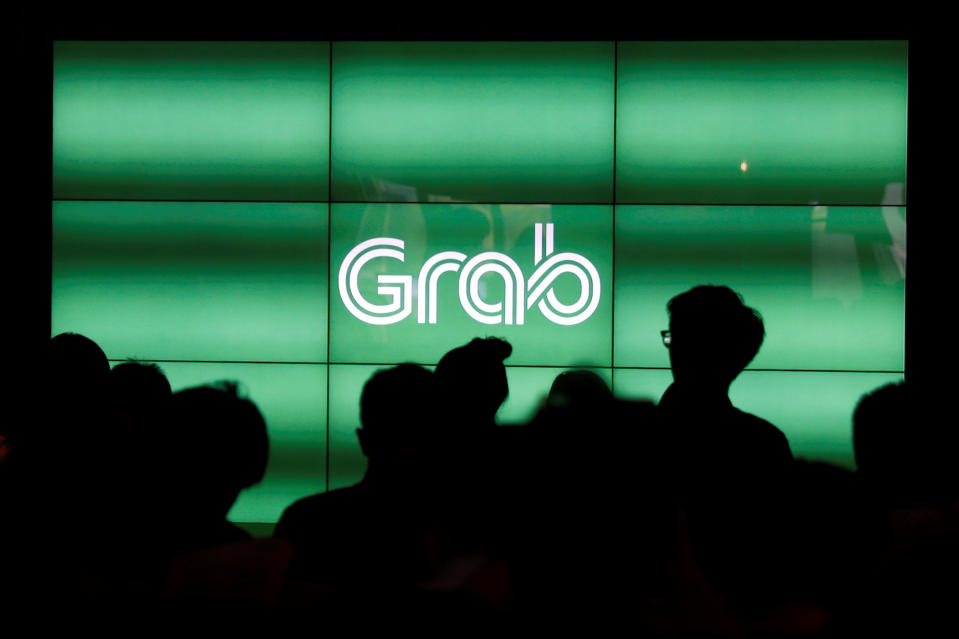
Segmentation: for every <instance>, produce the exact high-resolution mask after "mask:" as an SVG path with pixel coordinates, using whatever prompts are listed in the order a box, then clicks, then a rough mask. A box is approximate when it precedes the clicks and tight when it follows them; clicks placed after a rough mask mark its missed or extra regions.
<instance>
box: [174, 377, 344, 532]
mask: <svg viewBox="0 0 959 639" xmlns="http://www.w3.org/2000/svg"><path fill="white" fill-rule="evenodd" d="M159 365H160V367H161V368H162V369H163V371H164V373H166V375H167V378H168V379H169V380H170V385H171V386H172V388H173V390H174V392H175V391H178V390H182V389H184V388H189V387H191V386H199V385H201V384H209V383H211V382H216V381H221V380H235V381H238V382H240V383H241V384H242V386H241V390H242V391H243V394H244V396H245V397H247V398H248V399H250V400H252V401H253V402H254V403H255V404H256V405H257V407H258V408H259V409H260V412H261V413H262V414H263V418H264V419H265V420H266V425H267V429H268V431H269V434H270V462H269V466H267V470H266V477H265V478H264V479H263V481H262V482H261V483H260V484H258V485H256V486H254V487H252V488H249V489H247V490H245V491H243V492H242V493H240V497H239V499H238V500H237V502H236V504H235V505H234V506H233V509H232V510H230V515H229V518H230V519H231V520H233V521H252V522H275V521H277V520H278V519H279V517H280V515H281V514H282V513H283V509H284V508H286V507H287V506H289V505H290V504H291V503H293V502H294V501H296V500H297V499H299V498H301V497H305V496H307V495H312V494H314V493H318V492H322V491H323V490H325V489H326V375H327V367H326V366H323V365H315V364H206V363H196V362H186V363H182V362H181V363H170V362H160V363H159ZM184 443H185V444H187V445H189V442H184Z"/></svg>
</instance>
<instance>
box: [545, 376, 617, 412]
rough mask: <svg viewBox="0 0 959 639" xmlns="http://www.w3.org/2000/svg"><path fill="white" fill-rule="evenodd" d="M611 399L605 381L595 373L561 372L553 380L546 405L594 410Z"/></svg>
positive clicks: (611, 394) (611, 396) (610, 392)
mask: <svg viewBox="0 0 959 639" xmlns="http://www.w3.org/2000/svg"><path fill="white" fill-rule="evenodd" d="M612 399H613V393H612V391H610V390H609V386H607V385H606V381H605V380H604V379H603V378H602V377H600V376H599V375H598V374H597V373H596V372H595V371H591V370H588V369H575V370H569V371H563V372H562V373H560V374H559V375H557V376H556V379H554V380H553V385H552V386H551V387H550V389H549V397H548V403H549V404H550V405H551V406H556V407H560V408H562V407H570V406H571V407H577V408H596V407H597V405H601V404H603V403H605V402H608V401H610V400H612Z"/></svg>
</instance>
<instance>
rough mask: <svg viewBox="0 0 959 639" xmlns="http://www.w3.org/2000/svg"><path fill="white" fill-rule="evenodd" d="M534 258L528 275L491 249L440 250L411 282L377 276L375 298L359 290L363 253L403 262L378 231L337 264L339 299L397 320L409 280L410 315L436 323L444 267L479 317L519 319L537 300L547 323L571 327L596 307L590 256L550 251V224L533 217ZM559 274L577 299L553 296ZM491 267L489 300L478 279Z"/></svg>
mask: <svg viewBox="0 0 959 639" xmlns="http://www.w3.org/2000/svg"><path fill="white" fill-rule="evenodd" d="M534 232H535V235H534V239H535V241H534V244H535V247H534V255H533V264H534V265H535V266H536V270H534V271H533V274H532V275H530V277H529V279H527V278H526V277H525V276H524V275H523V272H522V271H521V270H520V267H519V265H518V264H517V263H516V261H515V260H513V258H511V257H510V256H508V255H506V254H504V253H497V252H495V251H487V252H485V253H480V254H479V255H475V256H473V257H472V258H469V259H467V256H466V255H465V254H463V253H460V252H459V251H443V252H440V253H437V254H436V255H433V256H432V257H430V258H429V259H428V260H426V262H424V263H423V266H421V267H420V271H419V275H418V276H417V278H416V280H415V282H414V280H413V276H412V275H386V274H381V275H379V276H378V277H377V280H376V281H377V285H378V286H377V289H376V292H377V293H379V294H380V295H382V296H384V297H387V298H390V301H389V302H386V303H385V304H383V303H381V304H377V303H374V302H371V301H369V300H367V299H365V298H364V297H363V296H362V295H361V294H360V287H359V282H358V280H359V275H360V271H361V270H362V269H363V267H364V266H365V265H366V263H367V262H369V261H370V260H373V259H376V258H379V257H385V258H390V259H394V260H399V261H400V262H405V254H404V252H403V251H404V248H405V243H404V242H403V240H399V239H396V238H393V237H377V238H373V239H371V240H366V241H365V242H361V243H360V244H357V245H356V246H355V247H353V249H352V250H351V251H350V252H349V253H347V255H346V258H345V259H344V260H343V263H342V264H341V265H340V271H339V275H338V278H337V279H338V285H339V291H340V299H341V300H343V304H344V306H346V309H347V310H348V311H349V312H350V314H352V315H353V316H354V317H356V318H357V319H359V320H360V321H363V322H366V323H367V324H375V325H380V326H383V325H387V324H396V323H397V322H401V321H403V320H404V319H406V318H407V317H409V316H410V315H411V314H412V313H413V287H414V286H415V287H416V321H417V322H418V323H419V324H436V323H437V312H436V307H437V299H436V296H437V285H438V282H439V278H440V276H442V275H443V274H444V273H459V300H460V304H462V306H463V310H464V311H466V313H467V314H469V316H470V317H472V318H473V319H475V320H476V321H477V322H481V323H483V324H507V325H510V324H523V323H524V322H525V319H526V312H527V311H528V310H530V309H532V308H533V305H534V304H535V305H536V308H537V309H539V312H540V313H542V314H543V316H544V317H546V318H547V319H549V320H550V321H551V322H554V323H556V324H561V325H563V326H572V325H574V324H579V323H580V322H584V321H585V320H586V319H588V318H589V317H590V316H591V315H592V314H593V313H594V312H595V311H596V308H597V306H599V296H600V290H601V285H600V281H599V271H597V270H596V267H595V266H593V263H592V262H590V261H589V260H588V259H586V258H585V257H583V256H582V255H579V254H577V253H556V254H555V255H554V254H553V225H552V224H549V223H547V224H536V225H535V229H534ZM564 273H570V274H572V275H574V276H576V277H577V278H578V279H579V285H580V294H579V299H578V300H576V302H574V303H573V304H564V303H562V302H560V301H559V299H558V298H557V297H556V293H555V291H554V290H553V283H554V282H555V281H556V278H557V277H559V276H560V275H562V274H564ZM486 274H494V275H497V276H499V277H502V278H503V282H504V284H505V296H504V297H505V299H504V300H503V301H501V302H495V303H489V302H486V301H485V300H483V299H482V297H481V296H480V286H479V284H480V278H482V277H483V276H484V275H486Z"/></svg>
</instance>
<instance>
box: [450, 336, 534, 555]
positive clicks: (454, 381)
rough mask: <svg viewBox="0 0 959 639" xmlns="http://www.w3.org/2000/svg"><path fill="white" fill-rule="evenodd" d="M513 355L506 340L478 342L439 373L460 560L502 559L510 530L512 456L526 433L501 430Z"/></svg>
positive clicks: (454, 354)
mask: <svg viewBox="0 0 959 639" xmlns="http://www.w3.org/2000/svg"><path fill="white" fill-rule="evenodd" d="M512 352H513V347H512V346H511V345H510V344H509V342H507V341H505V340H502V339H500V338H496V337H486V338H480V337H477V338H474V339H473V340H471V341H470V342H469V343H467V344H464V345H463V346H459V347H457V348H454V349H452V350H450V351H449V352H447V353H446V354H445V355H444V356H443V357H442V358H441V359H440V361H439V363H438V364H437V365H436V371H435V372H434V374H433V375H434V381H435V388H436V398H437V405H438V407H439V408H438V410H439V412H438V415H437V418H438V420H439V422H440V426H441V427H442V428H441V429H440V439H438V440H437V441H438V442H439V444H438V445H439V447H440V449H441V450H439V451H438V454H436V455H435V459H436V460H437V464H438V466H439V467H438V468H437V470H436V473H437V475H438V476H440V477H443V478H444V481H443V483H442V485H441V486H438V490H440V491H445V494H446V499H443V500H441V501H442V503H444V504H446V505H447V508H446V509H445V511H444V512H443V514H442V518H443V520H444V522H445V524H446V525H447V526H448V541H449V542H450V543H451V544H452V545H453V546H454V548H451V549H450V552H451V553H452V554H465V555H471V554H474V555H475V554H477V553H479V554H487V555H489V554H493V555H495V554H499V551H498V550H497V549H496V547H497V546H499V545H500V544H501V542H502V541H503V540H502V538H503V535H504V533H505V532H507V531H506V530H504V528H503V526H504V525H506V526H508V523H507V522H504V521H503V517H502V515H503V510H502V503H503V498H504V495H507V494H509V492H510V490H511V485H510V483H511V480H512V477H511V476H510V473H508V472H504V465H505V464H506V463H507V460H506V458H505V457H504V455H505V454H509V452H510V450H511V447H512V445H513V444H512V443H511V442H510V441H509V440H512V439H515V436H516V435H517V434H518V433H517V432H516V429H514V428H500V427H497V423H496V414H497V412H498V411H499V409H500V407H501V406H502V405H503V403H504V402H505V401H506V398H507V397H508V396H509V382H508V380H507V377H506V366H505V364H504V360H506V359H507V358H508V357H509V356H510V355H511V354H512Z"/></svg>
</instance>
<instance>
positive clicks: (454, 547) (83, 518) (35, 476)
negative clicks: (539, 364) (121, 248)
mask: <svg viewBox="0 0 959 639" xmlns="http://www.w3.org/2000/svg"><path fill="white" fill-rule="evenodd" d="M667 311H668V314H669V328H668V330H665V331H662V339H663V343H664V346H665V347H666V348H667V349H668V351H669V358H670V365H671V369H672V374H673V383H672V384H671V385H670V387H669V388H668V390H667V391H666V392H665V394H664V395H663V396H662V398H660V399H659V400H658V402H653V401H651V400H650V401H638V400H626V399H622V398H617V397H615V396H614V395H613V393H612V392H611V391H610V389H609V387H608V386H607V385H606V382H605V381H604V380H603V379H602V378H601V377H599V376H598V375H596V374H595V373H593V372H591V371H589V370H585V369H575V370H569V371H566V372H564V373H561V374H560V375H559V376H558V377H556V379H555V381H554V382H553V384H552V386H551V388H549V389H548V396H547V397H546V399H545V400H544V401H543V403H542V406H541V407H540V409H539V410H538V411H537V413H536V414H535V416H533V417H532V418H531V419H530V420H529V422H528V423H524V424H513V425H501V424H498V423H497V421H496V414H497V411H498V409H499V408H500V406H501V405H502V404H503V403H504V401H505V400H506V399H507V397H508V394H509V386H508V383H507V377H506V368H505V361H506V360H507V359H508V358H509V357H510V355H511V353H512V347H511V345H510V344H509V343H507V342H506V341H503V340H501V339H497V338H493V337H487V338H476V339H473V340H472V341H470V342H469V343H467V344H465V345H462V346H459V347H457V348H453V349H452V350H450V351H449V352H448V353H447V354H446V355H444V356H443V358H442V359H441V360H440V361H439V362H438V364H437V366H436V368H435V370H434V371H432V372H431V371H430V370H428V369H427V368H425V367H423V366H419V365H416V364H409V363H406V364H400V365H398V366H394V367H391V368H384V369H382V370H379V371H377V372H376V373H374V374H373V375H372V376H371V377H370V378H369V379H368V380H367V382H366V384H365V385H364V387H363V390H362V393H361V395H360V397H358V398H357V401H358V402H359V406H360V424H359V427H358V428H357V431H356V436H357V438H358V443H359V446H360V448H361V450H362V453H363V455H365V457H366V458H367V461H368V469H367V471H366V474H365V475H364V477H363V478H362V480H361V481H359V482H358V483H356V484H355V485H353V486H349V487H345V488H340V489H337V490H331V491H329V492H323V493H320V494H316V495H312V496H308V497H305V498H303V499H300V500H298V501H296V502H295V503H293V504H291V505H289V506H288V507H287V508H286V510H285V511H284V512H283V515H282V517H281V518H280V520H279V522H278V523H277V525H276V527H275V530H274V533H273V536H272V537H271V538H252V537H251V536H250V534H249V533H247V532H246V531H245V530H243V529H242V528H240V527H238V526H237V525H235V524H234V523H232V522H230V521H229V520H228V518H227V515H228V513H229V511H230V509H231V507H232V506H233V504H234V502H235V501H236V499H237V497H238V495H239V494H240V492H241V491H243V490H244V489H245V488H248V487H250V486H254V485H256V484H257V483H258V482H260V481H261V480H262V478H263V476H264V473H265V471H266V466H267V459H268V454H269V445H270V443H269V439H268V435H267V432H268V431H267V424H266V423H265V421H264V418H263V416H262V415H261V413H260V411H259V409H258V408H257V406H256V404H255V403H254V401H253V400H252V399H248V398H245V397H244V396H243V393H242V392H241V391H240V390H239V388H241V387H238V385H237V384H236V383H233V382H216V383H211V384H208V385H204V386H198V387H195V388H188V389H185V390H180V391H178V392H176V393H173V392H171V386H170V384H169V382H168V381H167V379H166V377H165V375H164V373H163V372H162V370H161V369H160V368H159V367H158V366H156V365H151V364H144V363H139V362H134V361H129V362H124V363H121V364H116V365H114V366H113V367H112V368H111V367H110V364H109V362H108V360H107V357H106V356H105V355H104V353H103V351H102V350H101V349H100V348H99V347H98V346H97V344H95V343H94V342H93V341H91V340H90V339H88V338H86V337H83V336H81V335H78V334H74V333H64V334H60V335H57V336H56V337H54V338H53V339H51V340H50V343H49V348H48V351H47V353H46V359H45V361H44V362H43V366H42V370H43V372H44V375H45V377H44V378H43V379H41V380H37V381H36V387H37V388H38V389H39V392H38V393H37V395H36V398H31V401H35V402H36V403H37V405H36V406H34V407H33V408H32V409H31V410H29V411H26V412H25V413H24V414H26V415H31V416H32V417H31V419H30V420H23V419H20V420H18V421H17V422H15V423H10V422H7V423H6V424H5V425H4V427H3V429H2V432H0V490H2V493H0V495H2V513H3V519H2V522H0V524H2V529H0V530H2V532H0V535H2V536H0V544H2V546H0V552H2V555H0V557H2V560H0V566H2V572H0V587H2V591H0V597H2V599H0V601H2V603H3V604H4V605H3V606H2V607H0V610H2V612H0V619H2V620H3V621H4V626H6V627H7V628H11V627H13V626H12V625H10V624H13V623H14V620H16V622H17V623H21V622H25V623H27V624H30V626H29V627H30V628H32V631H33V632H32V634H43V631H44V630H49V629H61V630H62V629H64V628H68V629H69V630H72V631H76V632H79V631H80V630H81V629H84V628H86V629H90V630H94V631H98V632H101V633H103V632H108V633H110V632H113V631H120V632H124V634H125V635H126V636H129V635H142V634H153V633H158V634H159V633H162V634H168V633H170V632H184V631H194V630H197V629H198V628H200V627H201V626H196V625H192V624H195V623H197V622H200V623H203V624H208V627H209V628H216V629H218V631H220V632H225V631H231V632H241V633H254V632H255V633H261V632H263V633H266V632H269V633H271V634H280V635H284V634H296V635H298V636H299V635H302V634H303V633H304V632H307V633H310V634H316V635H322V634H323V633H325V632H334V631H335V632H341V631H342V632H350V633H352V634H354V635H355V634H360V635H366V634H372V633H373V632H415V633H417V634H423V633H427V634H432V633H434V632H435V633H437V634H439V633H443V634H444V635H446V636H458V635H462V634H467V635H469V634H473V633H477V634H478V633H480V632H482V633H488V632H507V633H510V632H517V633H518V632H524V633H526V632H536V633H555V632H563V633H589V636H604V635H612V634H613V633H617V634H618V633H621V632H625V633H633V634H635V633H638V634H641V635H648V636H714V637H753V636H815V637H834V636H842V637H845V636H870V635H885V634H888V633H892V634H899V635H900V636H910V637H912V636H949V635H950V634H951V633H955V632H956V631H957V629H959V623H957V621H956V618H955V615H954V614H953V612H954V610H955V607H956V605H957V602H959V578H957V577H959V572H957V571H959V470H957V468H959V466H957V464H956V463H955V461H954V456H955V451H956V434H955V426H954V425H953V423H952V416H951V414H950V413H947V412H945V411H944V410H943V409H941V408H939V409H937V408H936V407H942V406H945V405H946V404H945V402H943V401H941V398H933V397H929V396H927V395H926V394H924V391H923V389H921V388H917V387H915V386H912V385H910V384H909V383H908V382H902V383H898V384H890V385H887V386H884V387H882V388H879V389H876V390H875V391H873V392H871V393H869V394H867V395H865V396H864V397H863V398H861V400H860V401H859V402H858V405H856V406H855V407H854V406H850V407H849V410H850V415H852V434H853V436H852V444H853V450H854V453H855V462H856V466H857V470H856V471H855V472H853V471H850V470H847V469H844V468H841V467H838V466H834V465H831V464H828V463H824V462H821V461H815V460H805V459H796V458H794V456H793V453H792V451H791V449H790V445H789V442H788V441H787V438H786V437H785V435H784V434H783V433H782V431H780V430H779V429H778V428H777V427H776V426H775V425H773V424H771V423H770V422H768V421H766V420H765V419H762V418H761V417H759V416H756V415H751V414H749V413H746V412H744V411H742V410H739V409H738V408H736V407H735V406H733V404H732V403H731V401H730V399H729V388H730V385H731V384H732V382H733V381H734V380H735V379H736V377H737V376H738V375H739V374H740V373H741V372H742V371H743V369H744V368H745V367H746V366H747V365H748V364H749V363H750V362H751V361H752V360H753V358H754V357H755V356H756V355H757V353H758V352H759V350H760V348H761V345H762V343H763V339H764V326H763V321H762V318H761V316H760V314H759V313H758V312H757V311H756V310H754V309H752V308H750V307H748V306H746V305H745V304H744V303H743V300H742V298H741V297H740V296H739V295H738V294H737V293H735V292H734V291H732V290H730V289H729V288H727V287H724V286H697V287H695V288H693V289H691V290H689V291H687V292H685V293H682V294H680V295H677V296H676V297H674V298H673V299H672V300H670V302H669V304H668V307H667ZM557 348H561V345H557ZM546 390H547V389H544V391H546ZM784 392H788V389H786V391H784ZM410 397H417V398H427V399H428V401H418V402H411V401H409V398H410ZM16 400H17V398H14V401H16Z"/></svg>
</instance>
